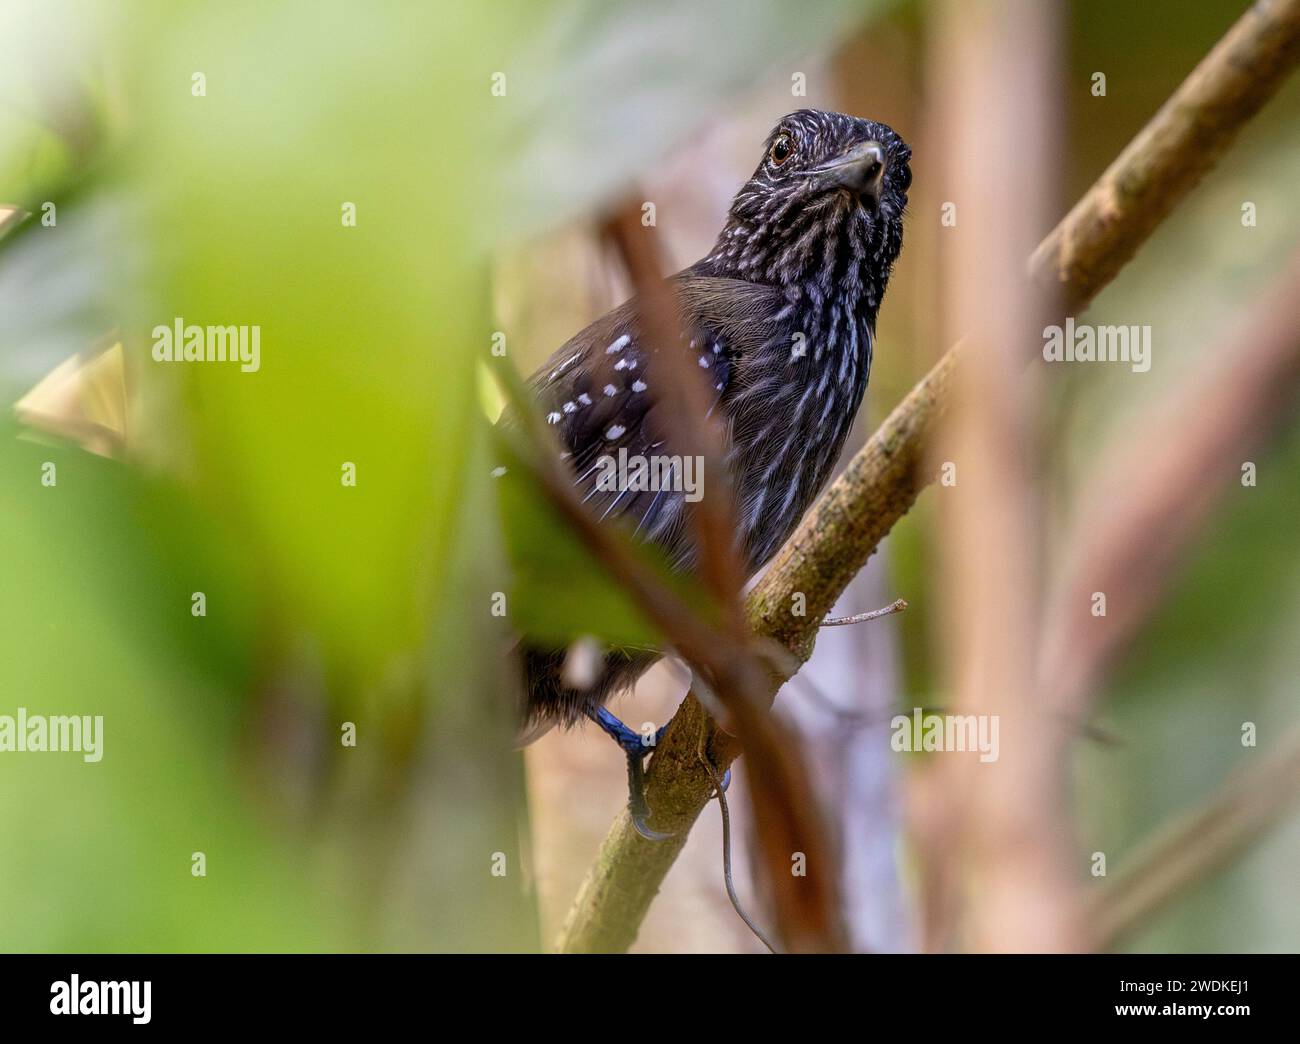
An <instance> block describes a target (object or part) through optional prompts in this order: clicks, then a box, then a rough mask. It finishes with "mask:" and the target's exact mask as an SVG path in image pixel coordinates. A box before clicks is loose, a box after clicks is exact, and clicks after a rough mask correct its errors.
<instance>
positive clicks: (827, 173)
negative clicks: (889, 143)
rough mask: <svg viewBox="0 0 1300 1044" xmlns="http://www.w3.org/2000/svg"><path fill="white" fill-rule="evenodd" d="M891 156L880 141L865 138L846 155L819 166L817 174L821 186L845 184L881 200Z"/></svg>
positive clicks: (864, 194)
mask: <svg viewBox="0 0 1300 1044" xmlns="http://www.w3.org/2000/svg"><path fill="white" fill-rule="evenodd" d="M887 164H888V160H887V159H886V157H885V150H884V148H883V147H882V146H881V144H880V143H879V142H877V141H864V142H863V143H862V144H860V145H855V146H854V147H853V148H851V149H850V150H849V151H848V152H846V153H845V154H844V155H843V156H840V157H839V158H838V159H836V160H834V161H833V162H831V163H827V164H826V165H825V166H822V167H818V168H817V169H816V170H815V171H813V172H812V173H813V174H814V175H815V177H816V179H817V181H816V184H817V187H818V188H819V189H832V188H843V189H848V190H849V191H850V192H856V193H857V194H858V195H860V196H870V197H871V198H872V199H873V200H875V201H876V202H877V203H879V202H880V187H881V184H882V183H883V182H884V180H885V168H886V166H887Z"/></svg>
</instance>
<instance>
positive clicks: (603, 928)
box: [558, 0, 1300, 951]
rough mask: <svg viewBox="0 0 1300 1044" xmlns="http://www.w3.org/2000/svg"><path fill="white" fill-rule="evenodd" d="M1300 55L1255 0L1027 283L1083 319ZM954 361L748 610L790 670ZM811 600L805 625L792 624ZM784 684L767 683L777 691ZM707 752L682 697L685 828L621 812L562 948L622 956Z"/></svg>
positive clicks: (1294, 20) (819, 509)
mask: <svg viewBox="0 0 1300 1044" xmlns="http://www.w3.org/2000/svg"><path fill="white" fill-rule="evenodd" d="M1298 59H1300V0H1259V2H1257V3H1256V4H1254V5H1253V6H1252V7H1251V8H1250V9H1249V10H1248V11H1246V13H1245V14H1243V15H1242V17H1241V18H1240V19H1239V20H1238V21H1237V22H1236V24H1234V25H1233V27H1232V28H1231V29H1230V30H1229V31H1228V33H1227V34H1226V35H1225V36H1224V38H1223V39H1222V40H1220V41H1219V43H1218V44H1217V45H1216V46H1215V47H1214V49H1213V50H1212V51H1211V52H1210V53H1209V54H1208V55H1207V56H1206V57H1205V58H1204V59H1203V60H1202V61H1201V63H1200V64H1199V65H1198V66H1197V68H1196V69H1195V70H1194V71H1193V72H1192V73H1191V75H1190V76H1188V78H1187V79H1186V80H1185V81H1184V82H1183V83H1182V85H1180V87H1179V88H1178V90H1177V91H1175V93H1174V94H1173V95H1172V96H1171V97H1170V99H1169V100H1168V101H1167V102H1166V103H1165V105H1164V106H1163V107H1162V108H1161V109H1160V111H1159V112H1158V113H1156V115H1155V116H1154V117H1153V118H1152V120H1151V122H1150V123H1149V124H1148V125H1147V126H1146V127H1145V128H1144V129H1143V130H1142V131H1141V132H1140V133H1139V134H1138V136H1137V137H1136V138H1135V139H1134V140H1133V142H1132V143H1131V144H1130V145H1129V146H1128V148H1126V149H1125V150H1124V152H1122V153H1121V154H1120V156H1119V157H1118V158H1117V159H1116V160H1115V162H1114V163H1112V164H1111V166H1110V167H1109V168H1108V169H1107V170H1106V172H1105V173H1104V174H1103V175H1102V176H1101V178H1100V179H1098V181H1097V182H1096V183H1095V184H1094V185H1093V187H1092V188H1091V189H1090V190H1089V191H1088V193H1087V194H1086V195H1085V196H1084V197H1083V199H1082V200H1081V201H1080V202H1079V203H1078V204H1077V205H1076V206H1075V208H1074V209H1073V210H1072V211H1071V212H1070V214H1069V215H1067V216H1066V218H1065V219H1064V220H1063V221H1062V222H1061V223H1060V224H1059V225H1058V226H1057V228H1056V229H1055V230H1054V231H1053V232H1052V233H1051V234H1050V235H1049V236H1048V237H1047V239H1045V240H1044V241H1043V243H1041V244H1040V245H1039V247H1038V249H1037V250H1036V251H1035V252H1034V255H1033V257H1032V258H1031V260H1030V265H1029V269H1030V275H1031V277H1032V278H1034V279H1036V280H1040V281H1047V282H1048V283H1049V284H1055V287H1054V288H1055V290H1056V292H1057V295H1058V298H1059V299H1060V300H1062V301H1064V302H1065V304H1066V308H1067V310H1068V311H1069V312H1071V313H1073V312H1077V311H1080V310H1082V309H1084V308H1086V307H1087V305H1088V304H1089V303H1090V302H1091V301H1092V299H1093V298H1094V297H1095V296H1096V294H1097V293H1098V292H1099V291H1100V290H1101V289H1102V288H1103V287H1104V286H1105V285H1106V284H1107V283H1108V282H1110V280H1111V279H1113V278H1114V277H1115V275H1116V274H1117V273H1118V272H1119V270H1120V269H1121V268H1122V267H1123V266H1124V264H1125V263H1126V262H1127V261H1128V260H1129V259H1130V258H1131V257H1132V256H1133V254H1134V253H1135V252H1136V250H1137V249H1138V247H1139V246H1140V245H1141V244H1142V243H1143V242H1144V241H1145V240H1146V238H1147V237H1148V236H1149V235H1150V234H1151V232H1152V231H1154V229H1155V228H1156V227H1157V225H1158V224H1159V222H1160V221H1161V220H1163V218H1164V217H1166V216H1167V215H1168V214H1169V212H1171V211H1172V210H1173V208H1174V206H1175V205H1176V204H1177V203H1178V202H1179V201H1180V200H1181V199H1183V198H1184V197H1185V196H1186V195H1187V193H1188V192H1190V191H1191V189H1192V188H1193V187H1194V186H1195V184H1196V183H1197V181H1198V180H1199V179H1200V177H1202V176H1203V175H1204V174H1205V173H1206V171H1208V170H1209V169H1210V166H1211V165H1212V164H1213V162H1214V160H1215V159H1217V158H1218V157H1219V156H1220V155H1221V154H1222V153H1223V151H1224V150H1225V149H1226V148H1227V147H1228V145H1229V144H1230V143H1231V141H1232V140H1233V138H1234V137H1235V135H1236V134H1237V132H1238V131H1239V130H1240V129H1241V127H1242V126H1243V125H1244V124H1245V123H1246V121H1247V120H1249V119H1250V117H1252V116H1253V115H1254V114H1255V113H1256V112H1258V111H1259V109H1260V108H1261V107H1262V106H1263V105H1264V103H1265V102H1266V101H1267V100H1268V99H1269V98H1270V97H1272V96H1273V95H1274V94H1275V93H1276V92H1277V90H1278V88H1279V87H1280V86H1281V84H1282V83H1283V81H1284V80H1285V78H1286V76H1287V74H1288V73H1290V72H1291V70H1292V69H1293V68H1294V66H1295V64H1296V62H1297V60H1298ZM956 351H957V349H953V350H952V351H949V352H948V353H947V354H946V355H945V356H944V357H943V358H942V359H940V360H939V362H938V363H937V364H936V365H935V367H934V368H933V369H932V370H931V371H930V373H928V374H927V375H926V376H925V377H924V378H923V379H922V380H921V382H920V383H919V384H917V385H916V387H914V388H913V389H912V391H911V392H910V393H909V394H908V395H907V397H906V398H905V399H904V400H903V401H902V403H900V404H899V405H898V406H897V407H896V408H895V409H894V411H893V412H892V413H891V414H890V415H889V417H888V418H887V419H886V420H885V422H884V424H883V425H881V427H880V429H879V430H878V431H877V432H876V433H875V434H874V435H873V436H872V438H871V440H870V441H869V442H868V443H867V445H866V446H865V447H864V448H863V449H862V450H861V451H860V452H859V453H858V454H857V455H856V456H855V457H854V458H853V460H852V461H851V462H850V463H849V465H848V466H847V468H846V469H845V470H844V472H843V473H842V474H841V475H840V477H839V478H838V479H837V480H836V481H835V482H834V483H833V484H832V486H831V487H830V489H828V490H827V492H826V493H825V494H824V495H823V496H822V497H821V498H820V499H819V500H818V502H817V504H816V505H815V506H814V508H813V510H812V511H811V512H810V513H809V514H808V516H807V517H806V518H805V519H804V520H803V523H802V524H801V525H800V527H799V529H798V530H797V531H796V532H795V534H794V536H792V537H791V538H790V540H789V541H788V542H787V543H786V545H785V547H784V548H782V550H781V552H780V553H779V554H778V555H777V557H776V559H775V560H774V562H773V564H772V566H771V567H770V568H769V570H768V572H767V573H766V574H765V576H764V577H763V579H762V581H761V582H760V583H759V584H758V585H757V586H756V587H755V588H754V590H753V591H751V593H750V595H749V598H748V600H747V602H746V615H747V618H748V622H749V625H750V627H751V628H752V629H753V630H754V632H755V633H756V634H758V635H761V636H764V637H767V638H769V639H771V640H772V641H773V642H774V643H776V644H777V645H778V646H780V647H781V648H783V649H785V650H787V651H788V653H789V654H791V659H792V660H793V661H795V662H791V663H788V664H786V665H785V668H786V669H784V670H782V671H781V672H780V674H783V675H787V676H788V675H789V674H793V673H794V671H795V670H796V669H797V667H798V663H800V662H802V661H805V660H807V658H808V657H809V656H810V655H811V653H812V648H813V644H814V642H815V640H816V635H817V628H818V625H819V623H820V621H821V619H822V618H823V617H824V616H826V614H827V613H829V612H830V610H831V608H832V606H833V605H834V603H835V601H836V599H837V598H838V597H839V595H840V593H841V592H842V591H843V590H844V588H845V587H846V586H847V585H848V583H849V581H850V580H852V578H853V577H854V576H855V575H856V574H857V572H858V571H859V570H860V569H861V568H862V566H863V565H864V564H865V563H866V561H867V559H868V558H869V557H870V556H871V555H872V553H873V552H874V551H875V550H876V547H877V546H878V545H879V543H880V541H881V540H882V539H883V538H884V537H885V535H886V534H887V533H888V532H889V531H890V529H892V528H893V526H894V523H896V522H897V521H898V520H899V519H900V518H901V517H902V516H903V515H904V514H906V512H907V511H908V510H909V509H910V507H911V506H912V504H913V503H914V502H915V500H916V498H917V496H918V495H919V494H920V491H921V490H922V489H923V488H924V487H925V486H926V485H928V484H929V482H930V481H931V478H932V476H931V474H930V473H929V470H928V468H927V466H926V461H925V451H926V446H927V444H928V442H929V440H930V436H931V434H932V433H933V431H934V428H935V424H936V421H937V420H938V419H939V417H940V416H941V415H942V413H943V411H944V409H945V407H946V405H947V403H948V399H949V393H950V385H951V381H952V375H953V369H954V364H955V361H956ZM796 593H798V594H802V595H803V596H804V604H806V610H807V611H806V614H805V615H802V616H796V615H795V614H794V613H793V612H792V605H793V604H794V601H795V600H794V595H795V594H796ZM779 682H780V678H775V679H773V682H772V686H771V690H770V694H771V695H775V693H776V691H777V689H778V688H779ZM702 742H703V743H706V744H711V749H712V750H713V752H714V756H715V761H716V762H717V764H718V765H719V766H720V767H721V766H725V765H726V764H728V763H729V762H730V761H731V760H733V759H734V758H735V757H736V756H737V755H738V754H739V750H738V749H737V746H736V744H735V742H734V740H732V739H731V738H730V737H728V736H727V735H726V734H725V733H721V732H719V731H718V730H717V729H716V726H715V725H714V724H713V722H712V721H711V720H710V719H709V716H708V715H707V713H705V711H704V709H703V707H702V706H701V705H700V703H699V702H698V700H697V699H696V698H695V697H694V696H693V695H692V696H688V697H687V699H686V700H684V701H683V703H682V705H681V707H680V708H679V709H678V711H677V714H676V715H675V716H674V718H673V721H672V725H671V727H670V728H669V730H668V732H667V734H666V735H665V737H664V739H663V741H662V743H661V744H660V746H659V748H658V749H657V751H656V753H655V755H654V759H653V761H652V763H651V765H650V769H649V771H648V773H647V793H648V795H649V797H650V801H651V803H652V805H653V807H654V808H655V809H656V810H657V812H659V811H660V810H662V812H660V814H661V815H663V816H664V817H665V819H666V820H667V821H668V822H669V823H670V825H671V827H672V829H674V830H675V831H677V835H676V837H674V838H673V839H672V840H671V841H668V842H664V843H663V844H661V845H657V846H653V847H651V846H646V845H644V844H640V843H639V841H640V839H639V837H638V836H637V834H636V832H635V830H634V829H633V828H632V826H631V824H630V822H629V821H628V819H627V817H626V814H621V815H620V816H619V818H618V819H617V820H616V821H615V822H614V825H613V826H612V828H611V829H610V833H609V835H608V836H607V837H606V839H605V841H604V843H603V844H602V846H601V850H600V853H599V854H598V856H597V858H596V861H595V863H594V864H593V866H592V867H591V869H590V870H589V871H588V873H587V877H586V879H585V880H584V881H583V884H582V886H581V887H580V889H579V891H578V895H577V897H576V899H575V901H574V905H573V908H572V909H571V910H570V912H569V915H568V918H567V920H566V922H565V925H564V928H563V930H562V932H561V936H560V939H559V943H558V945H559V949H561V950H565V951H613V950H624V949H626V948H627V947H628V946H629V945H631V943H632V941H633V940H634V939H635V937H636V932H637V928H638V927H639V925H640V923H641V921H642V919H643V918H644V917H645V913H646V911H647V910H648V909H649V906H650V903H651V901H652V900H653V899H654V896H655V894H656V893H657V892H658V890H659V885H660V883H661V882H662V881H663V878H664V876H665V875H666V874H667V872H668V870H669V868H670V867H671V866H672V864H673V862H674V861H675V860H676V858H677V855H678V853H679V852H680V851H681V847H682V845H683V844H684V843H685V833H686V831H687V830H688V829H689V828H690V825H691V824H692V823H693V822H694V820H695V819H696V818H697V817H698V815H699V813H700V811H701V810H702V809H703V808H704V806H705V804H706V803H707V801H708V799H709V797H710V795H711V793H712V784H711V782H710V781H709V777H708V774H707V773H706V772H705V770H704V767H703V766H702V765H700V764H699V762H698V759H697V756H696V752H697V750H698V749H699V747H700V744H701V743H702Z"/></svg>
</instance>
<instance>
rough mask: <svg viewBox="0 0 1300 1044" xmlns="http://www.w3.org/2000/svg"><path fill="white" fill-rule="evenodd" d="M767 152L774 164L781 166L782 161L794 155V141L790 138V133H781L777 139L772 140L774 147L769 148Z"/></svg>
mask: <svg viewBox="0 0 1300 1044" xmlns="http://www.w3.org/2000/svg"><path fill="white" fill-rule="evenodd" d="M767 154H768V157H769V158H770V159H771V160H772V166H774V167H779V166H780V165H781V164H782V163H784V162H785V161H786V160H788V159H789V158H790V157H791V156H793V155H794V142H793V141H791V140H790V135H788V134H782V135H780V136H779V137H778V138H777V139H776V141H774V142H772V147H771V149H769V150H768V153H767Z"/></svg>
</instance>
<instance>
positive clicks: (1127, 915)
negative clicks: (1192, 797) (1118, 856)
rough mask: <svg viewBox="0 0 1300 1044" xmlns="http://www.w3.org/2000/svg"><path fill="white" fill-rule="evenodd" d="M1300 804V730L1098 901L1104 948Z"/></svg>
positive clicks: (1161, 839) (1177, 823)
mask: <svg viewBox="0 0 1300 1044" xmlns="http://www.w3.org/2000/svg"><path fill="white" fill-rule="evenodd" d="M1298 798H1300V728H1293V729H1292V730H1291V731H1290V732H1289V733H1287V734H1286V736H1285V738H1284V739H1283V740H1282V742H1281V743H1280V744H1278V747H1277V749H1276V750H1274V751H1271V752H1269V753H1268V754H1266V755H1264V761H1263V763H1262V764H1259V765H1252V766H1251V767H1250V768H1248V769H1244V770H1242V771H1240V772H1238V773H1237V774H1235V775H1234V776H1232V777H1231V778H1230V779H1229V780H1228V781H1227V782H1226V783H1224V784H1223V785H1222V786H1221V787H1220V788H1219V789H1218V790H1217V791H1216V792H1215V793H1214V794H1212V795H1211V796H1210V797H1209V799H1208V800H1206V801H1205V802H1204V803H1203V804H1201V805H1199V806H1197V807H1196V808H1194V809H1191V810H1189V811H1187V812H1184V813H1183V814H1181V815H1179V816H1177V817H1175V818H1174V819H1173V820H1171V821H1170V822H1169V823H1168V824H1166V825H1165V826H1164V827H1163V828H1162V829H1161V830H1159V831H1158V832H1157V833H1156V835H1155V836H1154V837H1152V838H1151V839H1150V840H1149V841H1148V842H1147V843H1146V844H1145V845H1143V846H1142V848H1141V849H1140V851H1139V852H1138V854H1137V855H1136V856H1134V858H1133V859H1132V860H1131V861H1130V862H1129V864H1128V865H1127V866H1126V867H1125V868H1124V871H1123V872H1122V873H1120V874H1118V875H1117V876H1116V877H1115V878H1114V879H1113V880H1112V881H1110V882H1109V883H1107V884H1105V885H1102V886H1101V887H1100V888H1099V889H1098V890H1097V891H1096V893H1095V894H1094V895H1093V896H1092V899H1091V901H1090V905H1089V909H1088V917H1087V921H1088V923H1089V924H1090V925H1091V926H1092V932H1093V940H1092V941H1093V942H1094V944H1095V945H1096V947H1097V948H1098V949H1102V950H1109V949H1113V948H1114V947H1115V946H1117V945H1118V944H1119V943H1120V942H1122V941H1123V940H1124V939H1125V938H1126V937H1127V936H1129V935H1131V934H1132V933H1133V932H1134V931H1136V930H1137V929H1139V928H1141V927H1142V925H1143V924H1145V923H1146V922H1147V921H1148V920H1149V919H1150V918H1151V917H1152V916H1154V915H1155V914H1157V913H1158V912H1159V911H1160V910H1162V909H1163V908H1164V907H1165V906H1167V905H1168V904H1169V903H1170V902H1172V901H1173V900H1175V899H1177V898H1178V897H1179V896H1181V895H1182V894H1183V893H1184V892H1186V891H1187V890H1188V889H1189V888H1191V887H1192V886H1194V885H1195V884H1197V883H1198V882H1200V881H1203V880H1205V879H1206V878H1207V877H1209V876H1210V875H1211V874H1213V873H1214V872H1215V871H1217V870H1219V869H1221V868H1222V867H1224V866H1225V865H1226V864H1227V863H1229V862H1230V861H1232V860H1233V859H1235V858H1237V857H1238V856H1240V855H1241V854H1242V853H1243V852H1244V851H1245V850H1246V849H1247V848H1249V847H1250V845H1251V844H1252V843H1253V842H1255V841H1257V840H1258V839H1259V838H1261V837H1262V836H1263V835H1264V833H1265V832H1266V831H1267V830H1268V828H1269V827H1271V826H1274V825H1275V824H1276V823H1278V822H1280V821H1281V820H1282V819H1284V818H1285V817H1286V816H1287V815H1288V814H1290V813H1291V812H1292V811H1293V810H1294V806H1295V802H1296V800H1297V799H1298Z"/></svg>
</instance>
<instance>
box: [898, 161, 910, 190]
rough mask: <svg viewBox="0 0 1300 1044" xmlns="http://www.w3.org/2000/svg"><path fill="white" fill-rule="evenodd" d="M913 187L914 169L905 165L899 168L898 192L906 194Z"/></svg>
mask: <svg viewBox="0 0 1300 1044" xmlns="http://www.w3.org/2000/svg"><path fill="white" fill-rule="evenodd" d="M911 187H912V168H911V167H909V166H908V165H907V164H906V163H904V164H903V165H902V166H901V167H899V168H898V190H899V191H900V192H906V191H907V190H908V189H909V188H911Z"/></svg>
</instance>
